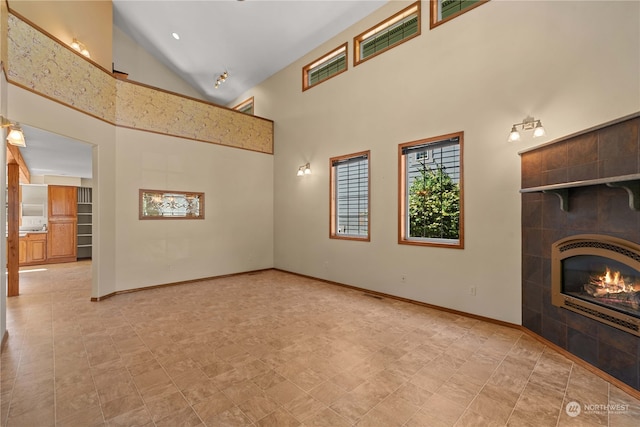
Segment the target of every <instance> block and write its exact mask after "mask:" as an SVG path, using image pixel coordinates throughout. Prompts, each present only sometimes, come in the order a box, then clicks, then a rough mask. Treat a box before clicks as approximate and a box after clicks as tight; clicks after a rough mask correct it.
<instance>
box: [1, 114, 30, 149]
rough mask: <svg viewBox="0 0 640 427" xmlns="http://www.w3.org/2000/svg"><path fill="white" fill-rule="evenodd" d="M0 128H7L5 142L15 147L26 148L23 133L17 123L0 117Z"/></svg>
mask: <svg viewBox="0 0 640 427" xmlns="http://www.w3.org/2000/svg"><path fill="white" fill-rule="evenodd" d="M0 128H9V132H8V134H7V142H8V143H9V144H11V145H15V146H17V147H26V146H27V142H26V141H25V139H24V132H22V128H21V127H20V125H19V124H18V123H13V122H11V121H9V120H7V119H6V118H4V117H2V116H0Z"/></svg>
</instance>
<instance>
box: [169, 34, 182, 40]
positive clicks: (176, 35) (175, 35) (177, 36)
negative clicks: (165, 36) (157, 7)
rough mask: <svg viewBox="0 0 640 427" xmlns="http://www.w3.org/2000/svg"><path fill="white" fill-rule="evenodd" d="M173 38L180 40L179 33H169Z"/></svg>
mask: <svg viewBox="0 0 640 427" xmlns="http://www.w3.org/2000/svg"><path fill="white" fill-rule="evenodd" d="M171 35H172V36H173V38H174V39H176V40H180V35H179V34H178V33H171Z"/></svg>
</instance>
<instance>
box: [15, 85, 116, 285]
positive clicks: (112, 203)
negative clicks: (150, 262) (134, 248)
mask: <svg viewBox="0 0 640 427" xmlns="http://www.w3.org/2000/svg"><path fill="white" fill-rule="evenodd" d="M8 107H9V109H8V117H10V118H11V120H13V121H17V122H20V123H24V124H27V125H30V126H33V127H37V128H40V129H43V130H47V131H49V132H53V133H57V134H60V135H64V136H66V137H69V138H73V139H76V140H78V141H83V142H87V143H90V144H92V145H93V146H94V148H93V157H94V159H93V209H94V215H93V222H94V226H93V242H92V243H93V268H92V273H93V288H92V291H91V296H93V297H97V296H102V295H107V294H109V293H111V292H114V291H115V286H116V283H115V277H116V276H115V253H116V246H115V234H116V232H117V230H116V218H115V208H116V198H115V195H116V188H115V174H116V171H117V165H116V159H115V128H114V127H113V126H112V125H110V124H107V123H105V122H103V121H100V120H97V119H94V118H92V117H89V116H87V115H85V114H82V113H79V112H77V111H75V110H73V109H71V108H67V107H64V106H61V105H60V104H58V103H56V102H53V101H50V100H48V99H46V98H43V97H41V96H38V95H35V94H34V93H32V92H29V91H26V90H24V89H21V88H18V87H16V86H13V85H9V86H8ZM28 143H29V142H28V141H27V144H28Z"/></svg>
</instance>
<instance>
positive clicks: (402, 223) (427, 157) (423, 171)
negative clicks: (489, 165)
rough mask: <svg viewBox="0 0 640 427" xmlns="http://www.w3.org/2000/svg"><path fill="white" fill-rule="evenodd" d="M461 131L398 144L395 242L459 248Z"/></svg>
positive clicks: (461, 217)
mask: <svg viewBox="0 0 640 427" xmlns="http://www.w3.org/2000/svg"><path fill="white" fill-rule="evenodd" d="M462 139H463V132H458V133H453V134H449V135H443V136H438V137H435V138H428V139H424V140H420V141H414V142H408V143H405V144H400V145H399V146H398V157H399V174H400V176H399V181H400V191H401V194H400V197H399V200H400V202H399V208H398V211H399V221H398V222H399V238H398V242H399V243H401V244H402V243H404V244H411V245H425V246H446V247H452V248H460V249H461V248H463V247H464V239H463V209H462V207H463V206H462V205H463V203H462V202H463V197H462V194H463V192H462Z"/></svg>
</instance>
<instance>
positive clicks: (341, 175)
mask: <svg viewBox="0 0 640 427" xmlns="http://www.w3.org/2000/svg"><path fill="white" fill-rule="evenodd" d="M370 157H371V156H370V152H369V151H363V152H360V153H355V154H349V155H346V156H340V157H333V158H331V159H330V166H331V173H330V177H331V178H330V186H331V191H330V194H331V201H330V206H331V224H330V233H329V236H330V237H331V238H334V239H352V240H364V241H369V240H370V238H369V159H370Z"/></svg>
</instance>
